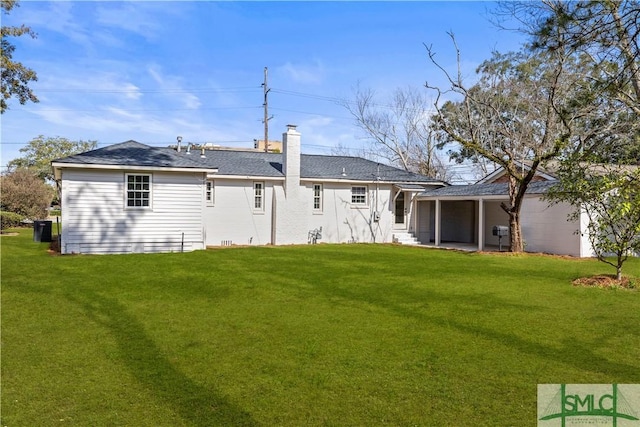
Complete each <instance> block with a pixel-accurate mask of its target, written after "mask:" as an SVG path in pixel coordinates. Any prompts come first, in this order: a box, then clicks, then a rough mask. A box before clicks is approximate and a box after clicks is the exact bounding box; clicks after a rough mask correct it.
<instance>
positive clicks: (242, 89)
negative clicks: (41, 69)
mask: <svg viewBox="0 0 640 427" xmlns="http://www.w3.org/2000/svg"><path fill="white" fill-rule="evenodd" d="M258 90H260V88H259V87H256V86H241V87H229V88H187V89H162V90H159V89H139V88H137V87H136V88H131V89H74V88H64V89H59V88H58V89H37V92H43V93H45V92H46V93H124V94H136V93H229V92H257V91H258Z"/></svg>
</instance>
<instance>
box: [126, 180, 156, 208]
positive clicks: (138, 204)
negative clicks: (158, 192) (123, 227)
mask: <svg viewBox="0 0 640 427" xmlns="http://www.w3.org/2000/svg"><path fill="white" fill-rule="evenodd" d="M126 178H127V191H126V206H127V207H128V208H149V207H151V175H147V174H144V175H143V174H127V176H126Z"/></svg>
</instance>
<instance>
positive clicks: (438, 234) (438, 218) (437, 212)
mask: <svg viewBox="0 0 640 427" xmlns="http://www.w3.org/2000/svg"><path fill="white" fill-rule="evenodd" d="M435 204H436V219H435V221H434V222H435V225H436V236H435V244H436V246H440V199H436V200H435Z"/></svg>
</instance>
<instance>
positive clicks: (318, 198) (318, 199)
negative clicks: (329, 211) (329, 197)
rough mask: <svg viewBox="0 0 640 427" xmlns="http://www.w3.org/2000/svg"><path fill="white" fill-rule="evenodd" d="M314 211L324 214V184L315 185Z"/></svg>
mask: <svg viewBox="0 0 640 427" xmlns="http://www.w3.org/2000/svg"><path fill="white" fill-rule="evenodd" d="M313 211H314V212H322V184H313Z"/></svg>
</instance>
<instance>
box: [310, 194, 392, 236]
mask: <svg viewBox="0 0 640 427" xmlns="http://www.w3.org/2000/svg"><path fill="white" fill-rule="evenodd" d="M354 185H357V186H362V185H365V184H354ZM351 187H352V184H350V183H331V182H326V183H323V200H322V201H323V209H322V213H313V205H312V201H313V186H312V185H311V183H309V185H308V186H307V187H306V192H305V193H306V194H307V196H306V198H307V199H308V201H309V202H308V204H307V206H308V213H307V217H308V218H309V222H308V229H309V230H313V229H317V228H320V227H322V239H320V240H319V242H322V243H372V242H377V243H381V242H386V243H389V242H391V241H392V237H393V207H392V206H391V205H392V198H391V186H390V185H380V186H379V189H378V190H377V191H376V185H375V183H371V184H368V185H366V187H367V189H368V191H367V193H368V194H367V205H366V206H358V207H356V206H353V205H352V204H351ZM376 194H377V200H376ZM376 205H377V207H376ZM376 210H377V212H379V213H380V221H378V222H375V221H374V213H375V212H376ZM305 239H306V237H305Z"/></svg>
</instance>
